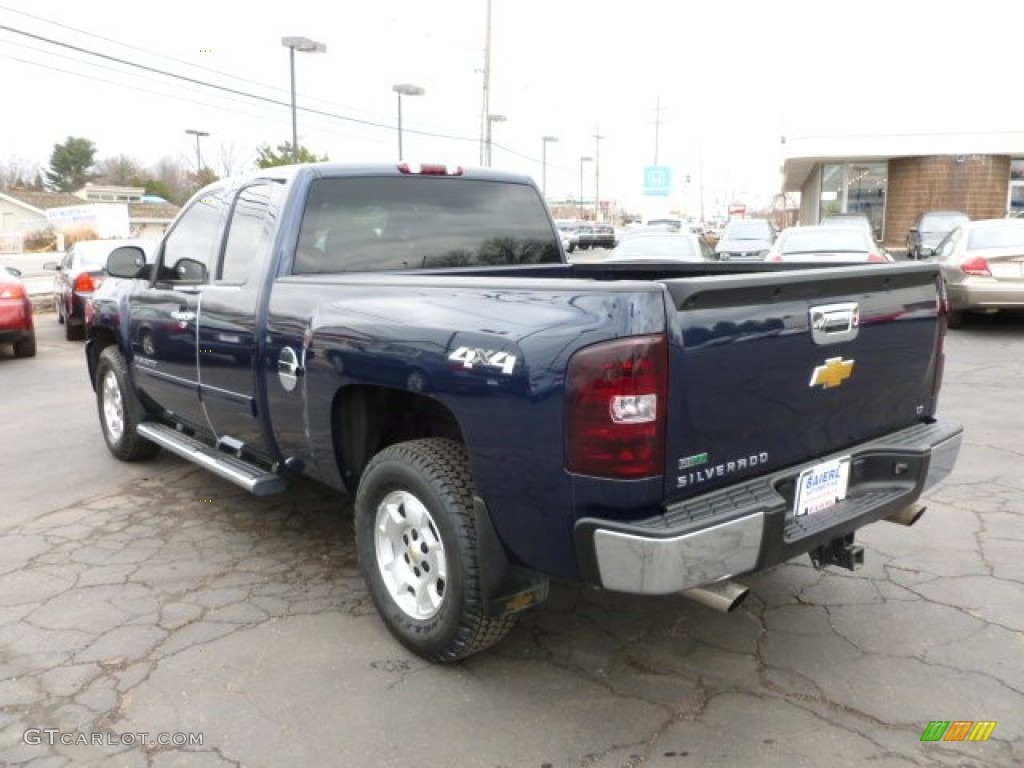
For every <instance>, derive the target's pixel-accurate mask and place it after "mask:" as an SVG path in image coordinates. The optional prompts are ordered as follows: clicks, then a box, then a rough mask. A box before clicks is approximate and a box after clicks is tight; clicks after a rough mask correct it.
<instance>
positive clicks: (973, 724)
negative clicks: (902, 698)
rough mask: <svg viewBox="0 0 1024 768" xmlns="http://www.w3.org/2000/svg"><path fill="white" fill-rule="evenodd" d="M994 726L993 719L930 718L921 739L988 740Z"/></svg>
mask: <svg viewBox="0 0 1024 768" xmlns="http://www.w3.org/2000/svg"><path fill="white" fill-rule="evenodd" d="M995 728H996V721H995V720H953V721H952V722H950V721H949V720H932V721H931V722H930V723H928V726H927V727H926V728H925V729H924V733H922V734H921V741H988V738H989V736H991V735H992V731H994V730H995Z"/></svg>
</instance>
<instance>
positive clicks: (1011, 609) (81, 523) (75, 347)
mask: <svg viewBox="0 0 1024 768" xmlns="http://www.w3.org/2000/svg"><path fill="white" fill-rule="evenodd" d="M38 327H39V354H38V356H37V357H36V358H34V359H30V360H15V359H13V358H12V357H11V356H10V354H9V353H7V352H3V353H0V382H3V383H4V384H5V386H4V388H3V396H2V397H0V424H4V425H6V427H7V428H6V430H5V433H4V434H5V440H4V442H3V445H2V447H0V466H2V468H3V472H2V476H3V477H4V478H5V481H4V482H5V485H6V486H7V490H6V491H5V495H4V501H3V502H0V509H3V514H0V530H2V532H3V546H2V547H0V764H2V765H11V766H32V767H33V768H60V767H62V766H125V767H133V766H147V767H148V766H152V768H170V767H171V766H190V767H191V766H199V768H221V766H224V767H225V768H226V767H227V766H274V767H275V768H276V767H277V766H286V765H287V766H306V767H312V768H315V767H317V766H332V767H333V766H396V767H397V766H403V767H404V766H410V765H415V766H480V767H481V768H513V767H518V766H524V767H531V768H559V767H561V766H573V767H576V766H578V767H579V768H584V767H586V768H590V767H591V766H596V767H600V768H624V767H629V768H638V767H639V766H658V767H659V768H661V767H665V766H673V767H679V766H740V765H743V766H747V765H750V766H779V767H780V768H781V767H782V766H820V765H839V766H845V765H851V766H852V765H864V764H869V765H872V766H877V767H878V768H906V767H907V766H943V767H946V766H948V767H949V768H953V767H954V766H957V767H968V766H1006V767H1009V766H1019V765H1021V764H1024V664H1022V663H1021V659H1022V658H1024V599H1022V585H1024V559H1022V557H1021V553H1022V547H1024V500H1022V498H1024V495H1022V491H1024V471H1022V469H1021V467H1022V449H1021V447H1020V439H1019V436H1020V435H1021V434H1022V432H1024V412H1022V410H1021V408H1020V403H1019V392H1020V384H1019V382H1020V381H1021V380H1022V377H1024V355H1022V354H1021V349H1022V348H1024V318H1021V317H985V318H979V319H977V320H976V321H975V322H973V323H971V324H970V325H969V326H968V327H967V328H966V329H964V330H962V331H956V332H952V333H951V334H950V336H949V338H948V340H947V348H946V351H947V363H946V374H945V386H944V391H943V396H942V401H941V407H940V411H941V414H942V415H943V416H944V417H946V418H948V419H951V420H956V421H960V422H961V423H963V424H964V425H965V428H966V435H965V443H964V447H963V450H962V453H961V456H960V461H959V464H958V467H957V470H956V472H955V473H954V474H953V476H952V477H951V478H949V479H948V480H947V481H946V482H945V483H944V484H943V485H942V486H940V487H939V488H937V489H936V490H935V491H934V492H933V493H932V494H931V495H930V496H929V497H928V499H927V502H928V507H929V509H928V512H927V513H926V514H925V516H924V518H923V519H922V520H921V521H920V522H919V523H918V524H917V525H916V526H914V527H913V528H904V527H901V526H897V525H890V524H886V523H879V524H876V525H874V526H871V527H869V528H868V529H866V530H865V531H864V533H863V534H862V535H861V536H860V537H859V539H858V541H859V543H862V544H863V545H864V546H865V550H866V562H865V567H864V568H863V569H862V570H860V571H858V572H856V573H850V572H847V571H838V570H828V571H816V570H814V569H813V568H812V567H811V566H810V563H809V561H808V560H807V559H800V560H798V561H794V562H792V563H788V564H786V565H783V566H780V567H778V568H775V569H774V570H772V571H770V572H768V573H766V574H763V575H760V576H756V577H752V578H747V579H741V580H742V581H744V582H745V583H747V584H749V585H750V586H751V588H752V595H751V596H750V597H749V598H748V600H747V601H746V602H745V603H744V604H743V605H742V606H741V607H740V609H739V610H738V611H737V612H736V613H734V614H731V615H721V614H718V613H715V612H713V611H711V610H709V609H707V608H704V607H702V606H699V605H696V604H694V603H691V602H689V601H687V600H686V599H684V598H682V597H666V598H636V597H630V596H625V595H614V594H607V593H601V592H597V591H594V590H590V589H585V588H577V587H568V586H561V585H555V586H554V587H553V589H552V594H551V598H550V599H549V600H548V602H547V603H545V604H544V605H542V606H541V607H540V608H538V609H536V610H534V611H533V612H530V613H527V614H524V615H523V617H522V618H521V620H520V622H519V624H518V625H517V627H516V628H515V629H514V630H513V631H512V633H511V634H510V635H509V636H508V637H507V638H506V639H505V640H504V641H503V642H502V643H501V644H500V645H498V646H497V647H496V648H495V649H493V650H492V651H490V652H487V653H485V654H483V655H480V656H477V657H474V658H473V659H471V660H469V661H467V662H464V663H462V664H460V665H456V666H450V667H440V666H431V665H428V664H426V663H425V662H423V661H421V660H420V659H419V658H417V657H414V656H411V655H410V654H409V653H407V652H406V651H404V649H403V648H402V647H401V646H399V645H398V644H397V643H395V642H394V641H393V640H392V639H391V637H390V636H389V635H388V634H387V632H386V631H385V629H384V628H383V625H382V624H381V623H380V621H379V620H378V618H377V616H376V614H375V613H374V610H373V607H372V605H371V604H370V601H369V599H368V597H367V595H366V592H365V590H364V588H363V585H362V581H361V578H360V577H359V574H358V569H357V563H356V558H355V548H354V544H353V537H352V520H351V511H350V508H349V506H348V504H347V502H346V501H345V500H344V499H341V498H339V497H337V496H336V495H335V494H334V493H333V492H331V491H329V490H327V489H324V488H321V487H319V486H317V485H315V484H312V483H305V484H298V485H296V486H295V487H293V489H292V492H291V493H289V494H287V495H285V496H281V497H273V498H266V499H257V498H253V497H250V496H247V495H246V494H245V493H244V492H242V491H240V490H237V489H236V488H235V487H234V486H231V485H229V484H227V483H225V482H222V481H220V480H219V479H217V478H214V477H211V476H210V475H208V474H206V473H204V472H203V471H202V470H199V469H197V468H194V467H192V466H191V465H189V464H187V463H185V462H184V461H181V460H178V459H177V458H175V457H173V456H166V455H161V456H160V457H159V458H158V459H157V460H156V461H154V462H152V463H150V464H143V465H135V466H126V465H123V464H120V463H118V462H116V461H114V460H113V459H111V458H109V457H108V456H107V454H106V449H105V447H104V445H103V442H102V439H101V437H100V433H99V428H98V424H97V422H96V416H95V412H94V406H93V402H92V393H91V391H90V389H89V386H88V383H87V381H86V377H85V369H84V359H83V356H82V347H81V344H79V343H72V342H66V341H64V339H63V336H62V334H61V333H60V329H59V326H58V325H57V324H56V322H55V320H54V318H53V316H52V315H41V316H40V317H39V318H38ZM881 384H882V385H884V382H882V383H881ZM932 721H951V722H952V721H972V722H977V721H984V722H994V723H996V725H995V727H994V728H993V729H992V731H991V735H990V738H988V740H987V741H962V742H953V741H950V742H946V741H940V742H922V740H921V737H922V734H923V733H924V731H925V729H926V728H927V727H928V726H929V723H931V722H932Z"/></svg>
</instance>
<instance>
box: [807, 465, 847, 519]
mask: <svg viewBox="0 0 1024 768" xmlns="http://www.w3.org/2000/svg"><path fill="white" fill-rule="evenodd" d="M849 486H850V457H849V456H840V457H839V458H837V459H829V460H828V461H823V462H821V463H819V464H815V465H814V466H813V467H808V468H807V469H805V470H803V471H802V472H801V473H800V477H799V478H798V479H797V482H796V493H795V494H794V497H795V498H794V499H793V515H794V517H803V516H804V515H814V514H817V513H819V512H823V511H825V510H826V509H831V508H832V507H834V506H835V505H836V504H838V503H839V502H841V501H842V500H843V499H845V498H846V494H847V492H848V491H849Z"/></svg>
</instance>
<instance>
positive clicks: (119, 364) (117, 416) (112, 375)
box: [96, 347, 160, 461]
mask: <svg viewBox="0 0 1024 768" xmlns="http://www.w3.org/2000/svg"><path fill="white" fill-rule="evenodd" d="M96 406H97V409H98V410H99V415H100V424H101V425H102V427H103V439H104V440H106V443H107V448H109V449H110V452H111V453H112V454H114V456H116V457H117V458H119V459H120V460H121V461H142V460H144V459H151V458H153V457H154V456H155V455H156V454H157V451H159V450H160V446H158V445H156V444H155V443H151V442H149V441H148V440H146V439H145V438H144V437H141V436H140V435H139V433H138V432H137V431H136V430H137V429H138V426H139V422H141V421H142V417H143V414H144V410H143V408H142V404H141V403H139V399H138V398H137V397H136V396H135V392H134V391H133V390H132V388H131V386H130V385H129V383H128V369H127V367H126V366H125V363H124V358H123V357H122V356H121V353H120V351H118V349H117V347H107V348H106V349H104V350H103V351H102V352H101V353H100V359H99V363H98V364H97V366H96Z"/></svg>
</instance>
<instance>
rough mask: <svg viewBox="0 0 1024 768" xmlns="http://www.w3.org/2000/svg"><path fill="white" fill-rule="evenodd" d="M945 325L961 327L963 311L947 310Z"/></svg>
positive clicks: (962, 325) (962, 324)
mask: <svg viewBox="0 0 1024 768" xmlns="http://www.w3.org/2000/svg"><path fill="white" fill-rule="evenodd" d="M946 327H947V328H963V327H964V313H963V312H962V311H960V310H959V309H951V310H949V314H947V315H946Z"/></svg>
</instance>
